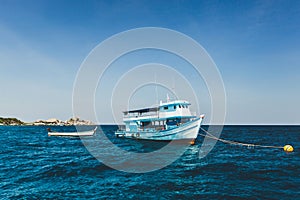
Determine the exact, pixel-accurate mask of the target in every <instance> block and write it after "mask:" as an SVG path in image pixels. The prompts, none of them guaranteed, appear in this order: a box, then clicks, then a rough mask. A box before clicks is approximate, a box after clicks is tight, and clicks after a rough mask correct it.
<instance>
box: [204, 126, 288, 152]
mask: <svg viewBox="0 0 300 200" xmlns="http://www.w3.org/2000/svg"><path fill="white" fill-rule="evenodd" d="M200 129H201V130H202V131H204V132H205V133H206V135H204V134H202V133H199V135H201V136H203V137H208V138H211V139H214V140H217V141H220V142H223V143H227V144H233V145H241V146H247V147H262V148H277V149H282V148H284V147H282V146H269V145H260V144H251V143H242V142H236V141H231V140H225V139H221V138H217V137H216V136H214V135H212V134H211V133H209V132H208V131H206V130H205V129H203V128H200Z"/></svg>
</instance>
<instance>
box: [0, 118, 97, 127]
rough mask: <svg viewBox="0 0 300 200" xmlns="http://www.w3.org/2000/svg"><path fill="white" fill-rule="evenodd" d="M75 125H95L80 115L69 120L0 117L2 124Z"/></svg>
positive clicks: (0, 124)
mask: <svg viewBox="0 0 300 200" xmlns="http://www.w3.org/2000/svg"><path fill="white" fill-rule="evenodd" d="M26 125H27V126H43V125H48V126H75V125H95V124H94V123H93V122H91V121H89V120H82V119H79V118H78V117H72V118H70V119H69V120H66V121H62V120H59V119H56V118H51V119H48V120H42V119H40V120H36V121H34V122H23V121H21V120H19V119H17V118H2V117H0V126H26Z"/></svg>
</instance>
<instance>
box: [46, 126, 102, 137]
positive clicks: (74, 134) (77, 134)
mask: <svg viewBox="0 0 300 200" xmlns="http://www.w3.org/2000/svg"><path fill="white" fill-rule="evenodd" d="M96 130H97V127H96V128H94V129H93V130H89V131H81V132H56V131H52V130H51V129H50V128H48V129H47V131H48V136H70V137H80V136H93V135H94V134H95V133H96Z"/></svg>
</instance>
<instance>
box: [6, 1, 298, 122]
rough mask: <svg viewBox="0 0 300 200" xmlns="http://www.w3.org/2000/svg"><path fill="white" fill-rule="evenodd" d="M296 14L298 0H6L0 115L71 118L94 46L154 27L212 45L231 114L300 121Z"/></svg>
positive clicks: (231, 118)
mask: <svg viewBox="0 0 300 200" xmlns="http://www.w3.org/2000/svg"><path fill="white" fill-rule="evenodd" d="M299 19H300V2H299V1H53V0H52V1H29V0H28V1H21V0H20V1H17V0H14V1H10V0H7V1H6V0H0V52H1V53H0V91H1V98H0V99H1V100H0V116H4V117H18V118H20V119H22V120H25V121H32V120H35V119H40V118H41V119H47V118H51V117H56V118H60V119H62V120H66V119H68V118H69V117H70V116H72V90H73V83H74V80H75V77H76V73H77V70H78V69H79V67H80V65H81V63H82V62H83V60H84V58H85V57H86V56H87V55H88V53H89V52H90V51H91V50H92V49H93V48H94V47H95V46H96V45H98V44H99V43H100V42H101V41H103V40H105V39H106V38H108V37H110V36H112V35H114V34H117V33H119V32H122V31H126V30H128V29H133V28H139V27H148V26H151V27H164V28H169V29H173V30H176V31H179V32H182V33H184V34H186V35H188V36H190V37H192V38H193V39H195V40H196V41H197V42H199V43H200V44H201V45H202V46H203V47H204V48H205V49H206V50H207V52H208V53H209V54H210V56H211V57H212V59H213V60H214V62H215V63H216V65H217V66H218V68H219V70H220V73H221V75H222V77H223V81H224V84H225V89H226V94H227V117H226V123H228V124H300V115H299V113H300V106H299V102H300V92H299V91H300V84H299V82H300V20H299ZM204 110H205V109H204ZM205 111H206V110H205ZM206 112H209V111H206ZM109 121H111V119H108V122H109Z"/></svg>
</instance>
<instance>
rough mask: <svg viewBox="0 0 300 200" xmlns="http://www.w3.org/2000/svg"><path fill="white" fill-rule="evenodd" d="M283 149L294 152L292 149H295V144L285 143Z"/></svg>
mask: <svg viewBox="0 0 300 200" xmlns="http://www.w3.org/2000/svg"><path fill="white" fill-rule="evenodd" d="M283 150H284V151H285V152H292V151H294V148H293V146H292V145H289V144H288V145H285V146H284V147H283Z"/></svg>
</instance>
